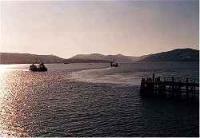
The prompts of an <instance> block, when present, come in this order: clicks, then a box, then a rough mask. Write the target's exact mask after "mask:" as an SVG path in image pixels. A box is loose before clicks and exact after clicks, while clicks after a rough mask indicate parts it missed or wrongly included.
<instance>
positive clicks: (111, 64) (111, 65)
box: [110, 61, 119, 67]
mask: <svg viewBox="0 0 200 138" xmlns="http://www.w3.org/2000/svg"><path fill="white" fill-rule="evenodd" d="M118 66H119V64H118V63H117V62H113V61H112V62H110V67H118Z"/></svg>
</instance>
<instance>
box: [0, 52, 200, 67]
mask: <svg viewBox="0 0 200 138" xmlns="http://www.w3.org/2000/svg"><path fill="white" fill-rule="evenodd" d="M111 61H115V62H119V63H131V62H161V61H162V62H166V61H174V62H175V61H187V62H190V61H199V50H196V49H191V48H184V49H174V50H170V51H166V52H160V53H155V54H148V55H143V56H139V57H134V56H125V55H122V54H116V55H103V54H99V53H92V54H78V55H75V56H73V57H71V58H68V59H65V58H61V57H58V56H55V55H37V54H29V53H5V52H4V53H0V64H31V63H39V62H44V63H108V62H111Z"/></svg>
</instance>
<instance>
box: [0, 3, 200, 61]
mask: <svg viewBox="0 0 200 138" xmlns="http://www.w3.org/2000/svg"><path fill="white" fill-rule="evenodd" d="M0 9H1V10H0V12H1V14H0V25H1V30H0V52H20V53H24V52H25V53H35V54H55V55H58V56H61V57H65V58H67V57H71V56H73V55H76V54H80V53H82V54H84V53H102V54H118V53H121V54H125V55H130V56H140V55H144V54H149V53H156V52H161V51H167V50H171V49H175V48H186V47H189V48H195V49H198V39H199V37H198V32H199V28H198V26H199V22H198V21H199V15H198V13H199V3H198V0H143V1H141V0H138V1H134V0H129V1H125V0H123V1H122V0H121V1H120V0H113V1H108V0H107V1H105V0H104V1H97V0H96V1H84V0H82V1H43V2H41V1H40V2H39V1H37V2H31V1H26V2H22V1H21V2H19V1H18V2H12V1H1V2H0Z"/></svg>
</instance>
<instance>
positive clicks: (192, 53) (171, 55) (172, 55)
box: [140, 48, 199, 62]
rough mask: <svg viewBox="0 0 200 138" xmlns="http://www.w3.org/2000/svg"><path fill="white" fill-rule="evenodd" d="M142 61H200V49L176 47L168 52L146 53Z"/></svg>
mask: <svg viewBox="0 0 200 138" xmlns="http://www.w3.org/2000/svg"><path fill="white" fill-rule="evenodd" d="M140 61H144V62H163V61H188V62H191V61H199V50H195V49H190V48H186V49H175V50H171V51H167V52H161V53H157V54H150V55H146V57H145V58H143V59H142V60H140Z"/></svg>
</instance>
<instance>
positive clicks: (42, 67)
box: [29, 63, 47, 72]
mask: <svg viewBox="0 0 200 138" xmlns="http://www.w3.org/2000/svg"><path fill="white" fill-rule="evenodd" d="M29 70H30V71H33V72H44V71H47V67H46V66H45V65H44V63H40V64H39V66H38V67H37V66H36V65H35V64H32V65H30V67H29Z"/></svg>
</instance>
